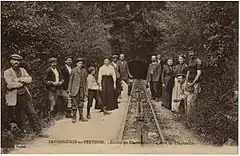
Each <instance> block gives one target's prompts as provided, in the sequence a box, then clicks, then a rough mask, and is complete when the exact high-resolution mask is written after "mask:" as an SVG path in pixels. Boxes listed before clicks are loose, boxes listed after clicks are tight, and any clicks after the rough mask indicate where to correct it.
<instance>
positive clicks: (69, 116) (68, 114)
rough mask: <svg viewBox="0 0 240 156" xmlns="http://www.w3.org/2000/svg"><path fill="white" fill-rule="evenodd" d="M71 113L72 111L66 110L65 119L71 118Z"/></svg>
mask: <svg viewBox="0 0 240 156" xmlns="http://www.w3.org/2000/svg"><path fill="white" fill-rule="evenodd" d="M71 112H72V109H69V108H67V109H66V118H72V117H73V116H72V114H71Z"/></svg>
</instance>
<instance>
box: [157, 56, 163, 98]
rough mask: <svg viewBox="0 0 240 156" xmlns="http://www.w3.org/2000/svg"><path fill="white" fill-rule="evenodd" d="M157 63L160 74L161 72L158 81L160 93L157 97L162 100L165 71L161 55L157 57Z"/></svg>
mask: <svg viewBox="0 0 240 156" xmlns="http://www.w3.org/2000/svg"><path fill="white" fill-rule="evenodd" d="M157 63H158V72H159V75H160V77H159V80H158V92H157V97H158V98H159V99H161V98H162V79H161V75H162V69H163V61H162V56H161V55H160V54H158V55H157Z"/></svg>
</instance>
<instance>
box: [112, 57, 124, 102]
mask: <svg viewBox="0 0 240 156" xmlns="http://www.w3.org/2000/svg"><path fill="white" fill-rule="evenodd" d="M117 61H118V55H113V56H112V62H111V63H110V65H112V66H113V68H114V71H115V74H116V78H117V79H116V90H115V92H116V102H117V99H118V97H119V96H120V95H121V87H122V85H121V78H120V67H119V64H118V63H117Z"/></svg>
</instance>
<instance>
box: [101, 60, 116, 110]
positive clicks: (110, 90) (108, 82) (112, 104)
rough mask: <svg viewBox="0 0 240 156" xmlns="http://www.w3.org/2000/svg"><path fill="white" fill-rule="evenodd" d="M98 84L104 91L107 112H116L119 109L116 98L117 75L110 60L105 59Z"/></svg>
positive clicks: (103, 99) (103, 100)
mask: <svg viewBox="0 0 240 156" xmlns="http://www.w3.org/2000/svg"><path fill="white" fill-rule="evenodd" d="M98 83H99V85H100V90H101V91H102V102H103V104H104V105H105V106H106V110H114V109H117V108H118V104H117V102H116V98H115V89H116V74H115V71H114V68H113V66H111V65H110V59H109V58H105V59H104V65H102V66H101V67H100V68H99V73H98Z"/></svg>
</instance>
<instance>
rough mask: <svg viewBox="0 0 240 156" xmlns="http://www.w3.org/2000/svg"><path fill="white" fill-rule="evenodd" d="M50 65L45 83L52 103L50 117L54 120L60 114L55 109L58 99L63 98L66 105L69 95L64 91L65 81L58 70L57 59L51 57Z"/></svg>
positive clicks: (45, 74)
mask: <svg viewBox="0 0 240 156" xmlns="http://www.w3.org/2000/svg"><path fill="white" fill-rule="evenodd" d="M48 63H49V65H50V67H49V68H47V70H46V71H45V73H44V78H43V81H44V84H45V85H46V88H47V90H48V99H49V102H50V108H49V115H50V117H51V118H53V117H54V116H55V115H56V114H57V113H58V112H57V110H56V109H55V106H56V105H57V100H58V97H60V96H62V97H63V98H64V102H65V104H66V103H67V101H68V98H69V94H68V93H67V92H66V91H64V90H63V82H64V80H63V77H62V73H61V71H60V70H59V69H58V68H57V58H55V57H51V58H50V59H49V60H48Z"/></svg>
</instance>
